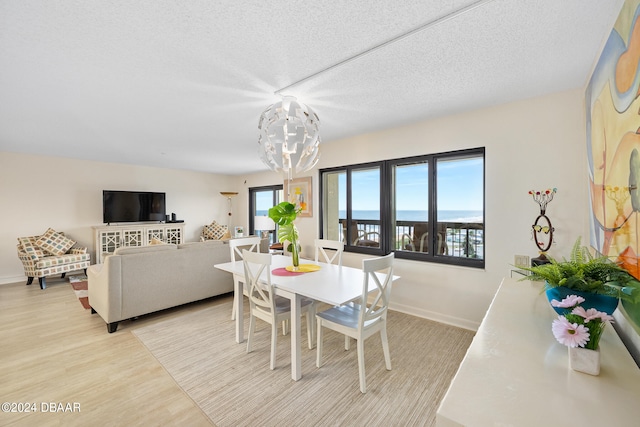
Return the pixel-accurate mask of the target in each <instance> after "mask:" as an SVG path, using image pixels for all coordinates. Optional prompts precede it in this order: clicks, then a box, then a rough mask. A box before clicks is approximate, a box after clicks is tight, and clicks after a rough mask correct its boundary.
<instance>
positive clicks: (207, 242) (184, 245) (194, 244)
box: [178, 240, 224, 249]
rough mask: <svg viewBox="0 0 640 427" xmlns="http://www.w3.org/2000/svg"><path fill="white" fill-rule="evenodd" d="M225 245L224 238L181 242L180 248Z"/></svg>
mask: <svg viewBox="0 0 640 427" xmlns="http://www.w3.org/2000/svg"><path fill="white" fill-rule="evenodd" d="M219 245H224V242H223V241H222V240H205V241H204V242H186V243H180V244H179V245H178V249H199V248H210V247H211V246H219Z"/></svg>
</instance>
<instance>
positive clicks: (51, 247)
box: [36, 228, 76, 255]
mask: <svg viewBox="0 0 640 427" xmlns="http://www.w3.org/2000/svg"><path fill="white" fill-rule="evenodd" d="M75 244H76V242H75V241H74V240H71V239H69V238H68V237H65V236H64V235H62V234H61V233H58V232H56V230H54V229H53V228H48V229H47V231H45V232H44V234H43V235H42V236H40V237H39V238H38V240H36V245H38V247H39V248H40V249H42V250H43V251H45V252H47V253H49V254H51V255H64V254H66V253H67V251H68V250H69V249H71V247H72V246H73V245H75Z"/></svg>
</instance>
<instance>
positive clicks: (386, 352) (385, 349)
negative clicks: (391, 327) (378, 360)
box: [380, 324, 391, 371]
mask: <svg viewBox="0 0 640 427" xmlns="http://www.w3.org/2000/svg"><path fill="white" fill-rule="evenodd" d="M380 338H381V339H382V351H383V352H384V363H385V365H387V371H390V370H391V356H390V355H389V341H388V340H387V325H386V324H385V325H384V327H383V328H382V329H380Z"/></svg>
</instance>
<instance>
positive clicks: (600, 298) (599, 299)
mask: <svg viewBox="0 0 640 427" xmlns="http://www.w3.org/2000/svg"><path fill="white" fill-rule="evenodd" d="M546 294H547V299H548V300H549V303H551V300H554V299H555V300H558V301H562V300H563V299H564V298H566V297H567V296H569V295H578V296H581V297H582V298H584V302H583V303H582V304H580V305H581V306H582V307H584V308H585V309H589V308H595V309H596V310H598V311H602V312H604V313H607V314H609V315H612V314H613V312H614V311H616V308H617V307H618V298H616V297H610V296H607V295H599V294H592V293H591V292H580V291H576V290H575V289H570V288H566V287H564V286H556V287H555V288H549V289H547V291H546ZM551 307H552V308H553V309H554V310H555V311H556V313H558V314H565V313H566V312H567V309H566V308H560V307H553V306H551Z"/></svg>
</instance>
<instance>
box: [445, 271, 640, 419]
mask: <svg viewBox="0 0 640 427" xmlns="http://www.w3.org/2000/svg"><path fill="white" fill-rule="evenodd" d="M541 287H542V284H541V283H540V282H529V281H524V282H518V281H517V279H510V278H508V279H504V280H503V281H502V284H501V285H500V289H499V290H498V292H497V293H496V295H495V297H494V299H493V302H492V303H491V306H490V307H489V310H488V311H487V314H486V315H485V318H484V320H483V321H482V324H481V325H480V328H479V329H478V332H477V333H476V335H475V337H474V339H473V342H472V343H471V346H470V347H469V349H468V350H467V354H466V356H465V357H464V359H463V361H462V363H461V364H460V367H459V368H458V372H457V373H456V375H455V377H454V379H453V380H452V382H451V385H450V387H449V390H448V391H447V393H446V395H445V396H444V398H443V400H442V402H441V404H440V407H439V408H438V412H437V414H436V425H438V426H442V427H445V426H447V427H448V426H559V425H594V426H595V425H600V426H637V425H640V424H639V423H640V404H638V402H640V369H639V368H638V366H637V365H636V363H635V362H634V360H633V358H632V357H631V356H630V354H629V352H628V351H627V349H626V348H625V346H624V344H623V343H622V341H621V340H620V338H619V337H618V335H617V334H616V331H615V330H614V329H613V327H612V326H607V329H605V331H604V333H603V335H602V339H601V341H600V360H601V364H600V375H598V376H591V375H588V374H584V373H581V372H575V371H572V370H571V369H569V361H568V350H567V347H565V346H564V345H562V344H560V343H558V342H557V341H556V339H555V338H554V337H553V334H552V333H551V322H552V321H553V319H555V318H556V314H555V312H554V311H553V310H552V309H551V306H550V305H549V302H548V301H547V299H546V297H545V296H544V294H540V289H541Z"/></svg>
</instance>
